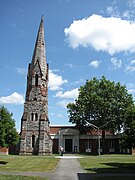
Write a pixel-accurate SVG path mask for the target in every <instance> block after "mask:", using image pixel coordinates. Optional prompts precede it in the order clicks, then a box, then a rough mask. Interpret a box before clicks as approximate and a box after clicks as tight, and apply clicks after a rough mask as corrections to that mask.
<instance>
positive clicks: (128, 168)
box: [79, 155, 135, 179]
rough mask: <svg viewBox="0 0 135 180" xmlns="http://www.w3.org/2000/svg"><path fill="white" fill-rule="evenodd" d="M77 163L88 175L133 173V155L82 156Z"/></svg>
mask: <svg viewBox="0 0 135 180" xmlns="http://www.w3.org/2000/svg"><path fill="white" fill-rule="evenodd" d="M79 161H80V163H81V166H82V167H83V168H84V169H85V170H86V171H87V172H89V173H135V156H134V155H101V156H88V155H87V156H85V155H84V156H83V158H81V159H79ZM109 178H110V177H109ZM99 179H102V178H99ZM123 179H124V178H123Z"/></svg>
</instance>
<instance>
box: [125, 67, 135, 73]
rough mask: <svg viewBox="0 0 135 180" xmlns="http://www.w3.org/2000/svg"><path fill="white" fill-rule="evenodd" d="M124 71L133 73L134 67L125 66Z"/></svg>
mask: <svg viewBox="0 0 135 180" xmlns="http://www.w3.org/2000/svg"><path fill="white" fill-rule="evenodd" d="M126 71H128V72H135V66H127V68H126Z"/></svg>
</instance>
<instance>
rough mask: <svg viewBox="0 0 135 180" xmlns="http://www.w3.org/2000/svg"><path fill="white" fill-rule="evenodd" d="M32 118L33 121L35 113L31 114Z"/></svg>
mask: <svg viewBox="0 0 135 180" xmlns="http://www.w3.org/2000/svg"><path fill="white" fill-rule="evenodd" d="M31 120H32V121H33V120H34V114H33V113H32V114H31Z"/></svg>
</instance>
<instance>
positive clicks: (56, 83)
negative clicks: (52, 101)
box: [49, 70, 68, 91]
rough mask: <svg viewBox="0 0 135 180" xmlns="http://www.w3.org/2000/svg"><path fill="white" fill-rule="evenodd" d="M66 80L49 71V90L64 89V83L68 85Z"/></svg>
mask: <svg viewBox="0 0 135 180" xmlns="http://www.w3.org/2000/svg"><path fill="white" fill-rule="evenodd" d="M67 82H68V81H67V80H66V79H63V78H62V76H60V75H58V74H55V73H54V72H53V71H52V70H49V88H50V90H52V91H54V90H59V89H62V88H61V86H62V85H63V84H64V83H67Z"/></svg>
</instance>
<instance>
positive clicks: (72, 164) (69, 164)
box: [0, 155, 135, 180]
mask: <svg viewBox="0 0 135 180" xmlns="http://www.w3.org/2000/svg"><path fill="white" fill-rule="evenodd" d="M56 158H61V160H60V162H59V164H58V166H57V168H56V170H55V171H53V172H49V173H45V172H0V174H8V175H23V176H40V177H47V178H49V180H92V179H93V178H94V177H108V179H109V176H114V177H118V176H132V177H135V173H133V174H130V173H124V174H123V173H103V174H90V173H87V172H86V171H85V170H84V169H83V168H82V167H81V165H80V163H79V161H78V160H77V158H80V157H78V156H73V155H72V156H69V155H64V156H62V157H61V156H56Z"/></svg>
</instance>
